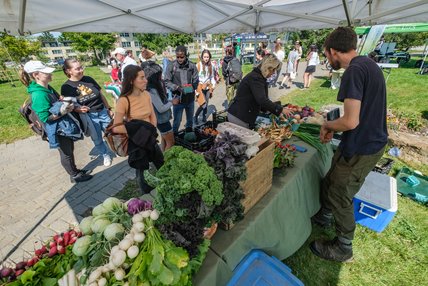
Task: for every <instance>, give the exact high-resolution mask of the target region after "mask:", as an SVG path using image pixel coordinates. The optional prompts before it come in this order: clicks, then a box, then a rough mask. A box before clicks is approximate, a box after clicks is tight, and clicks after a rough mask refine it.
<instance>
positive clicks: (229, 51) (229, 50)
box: [226, 46, 233, 56]
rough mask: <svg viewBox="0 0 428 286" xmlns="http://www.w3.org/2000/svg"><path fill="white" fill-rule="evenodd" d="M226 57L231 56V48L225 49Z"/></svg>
mask: <svg viewBox="0 0 428 286" xmlns="http://www.w3.org/2000/svg"><path fill="white" fill-rule="evenodd" d="M226 56H233V48H232V46H227V47H226Z"/></svg>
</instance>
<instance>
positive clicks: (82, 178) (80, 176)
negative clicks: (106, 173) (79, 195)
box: [70, 172, 93, 183]
mask: <svg viewBox="0 0 428 286" xmlns="http://www.w3.org/2000/svg"><path fill="white" fill-rule="evenodd" d="M92 177H93V176H92V175H88V174H84V173H83V172H79V173H77V175H75V176H70V182H72V183H80V182H85V181H88V180H90V179H92Z"/></svg>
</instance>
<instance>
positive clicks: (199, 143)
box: [175, 129, 215, 152]
mask: <svg viewBox="0 0 428 286" xmlns="http://www.w3.org/2000/svg"><path fill="white" fill-rule="evenodd" d="M194 132H195V135H196V141H195V142H188V141H186V140H184V135H185V134H186V131H185V130H180V131H178V133H177V134H175V144H176V145H178V146H183V147H184V148H186V149H189V150H191V151H198V152H204V151H207V150H209V149H210V148H211V147H212V146H213V144H214V138H215V137H213V136H206V135H204V134H201V133H200V132H199V131H198V130H197V129H195V131H194Z"/></svg>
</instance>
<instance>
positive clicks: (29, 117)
mask: <svg viewBox="0 0 428 286" xmlns="http://www.w3.org/2000/svg"><path fill="white" fill-rule="evenodd" d="M18 111H19V113H21V115H22V117H24V119H25V120H26V121H27V122H28V124H29V127H30V128H31V130H33V132H34V133H36V134H37V135H40V136H41V137H42V140H45V141H48V136H47V134H46V130H45V124H44V123H43V122H42V121H41V120H40V118H39V116H38V115H37V114H36V112H34V110H33V109H32V108H31V98H30V99H27V100H25V102H24V104H22V106H21V107H20V108H19V110H18Z"/></svg>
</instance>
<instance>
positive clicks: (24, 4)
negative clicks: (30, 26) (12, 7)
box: [18, 0, 27, 35]
mask: <svg viewBox="0 0 428 286" xmlns="http://www.w3.org/2000/svg"><path fill="white" fill-rule="evenodd" d="M26 9H27V0H21V4H20V5H19V27H18V33H19V34H20V35H24V24H25V12H26Z"/></svg>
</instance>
